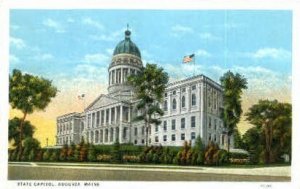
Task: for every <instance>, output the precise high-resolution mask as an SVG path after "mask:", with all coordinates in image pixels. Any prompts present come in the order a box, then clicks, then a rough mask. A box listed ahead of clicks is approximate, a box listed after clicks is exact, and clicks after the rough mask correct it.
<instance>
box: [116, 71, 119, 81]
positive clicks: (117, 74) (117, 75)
mask: <svg viewBox="0 0 300 189" xmlns="http://www.w3.org/2000/svg"><path fill="white" fill-rule="evenodd" d="M118 77H119V73H118V69H116V83H118V81H119V80H118Z"/></svg>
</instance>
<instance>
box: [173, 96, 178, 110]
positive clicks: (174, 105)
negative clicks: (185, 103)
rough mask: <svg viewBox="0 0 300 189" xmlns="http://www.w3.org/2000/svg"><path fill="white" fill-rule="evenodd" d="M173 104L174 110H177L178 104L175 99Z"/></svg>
mask: <svg viewBox="0 0 300 189" xmlns="http://www.w3.org/2000/svg"><path fill="white" fill-rule="evenodd" d="M172 104H173V105H172V107H173V110H176V106H177V104H176V99H175V98H174V99H173V103H172Z"/></svg>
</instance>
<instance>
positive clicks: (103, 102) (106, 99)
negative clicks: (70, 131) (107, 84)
mask: <svg viewBox="0 0 300 189" xmlns="http://www.w3.org/2000/svg"><path fill="white" fill-rule="evenodd" d="M118 102H120V101H119V100H118V99H115V98H113V97H110V96H107V95H104V94H102V95H100V96H99V97H98V98H96V100H94V101H93V102H92V103H91V104H90V105H89V106H88V107H87V108H86V109H85V111H88V110H93V109H97V108H100V107H103V106H107V105H110V104H115V103H118Z"/></svg>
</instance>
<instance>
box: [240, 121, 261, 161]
mask: <svg viewBox="0 0 300 189" xmlns="http://www.w3.org/2000/svg"><path fill="white" fill-rule="evenodd" d="M243 144H244V148H245V150H247V151H248V152H249V155H250V162H251V163H253V164H256V163H259V161H260V154H261V152H262V147H263V139H262V136H261V132H260V130H259V129H258V128H257V127H252V128H250V129H248V130H247V131H246V133H245V134H244V135H243Z"/></svg>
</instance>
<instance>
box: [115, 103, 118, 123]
mask: <svg viewBox="0 0 300 189" xmlns="http://www.w3.org/2000/svg"><path fill="white" fill-rule="evenodd" d="M117 113H118V111H117V106H115V123H116V124H117V123H118V121H117Z"/></svg>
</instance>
